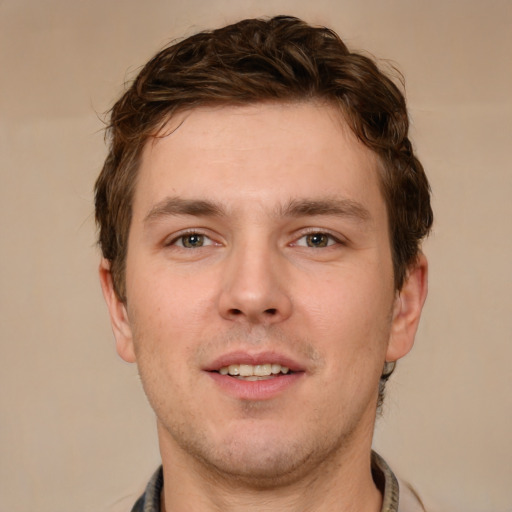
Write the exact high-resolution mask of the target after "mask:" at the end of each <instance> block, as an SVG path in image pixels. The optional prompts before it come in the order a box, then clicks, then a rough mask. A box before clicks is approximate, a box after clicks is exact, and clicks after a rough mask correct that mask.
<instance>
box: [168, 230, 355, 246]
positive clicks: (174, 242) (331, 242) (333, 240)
mask: <svg viewBox="0 0 512 512" xmlns="http://www.w3.org/2000/svg"><path fill="white" fill-rule="evenodd" d="M314 235H320V236H325V237H327V238H328V240H327V244H326V245H324V246H321V245H320V246H317V247H315V246H309V245H307V242H306V243H305V244H299V243H298V242H299V241H300V240H302V239H305V238H307V237H308V236H314ZM192 236H197V237H202V238H203V239H206V240H207V241H208V243H206V244H202V245H199V246H197V247H193V246H191V247H187V246H185V244H184V243H183V241H184V239H186V238H187V237H192ZM179 241H181V244H178V242H179ZM211 245H218V243H216V242H215V241H214V240H213V239H212V238H211V237H210V236H208V235H207V234H205V233H203V232H201V231H199V230H197V229H191V230H189V231H184V232H181V233H179V234H178V235H174V236H173V237H172V238H171V239H170V240H168V241H166V242H165V243H164V246H165V247H170V246H174V247H178V248H180V249H200V248H202V247H205V246H211ZM336 245H346V242H345V241H344V240H341V239H340V238H338V237H337V236H335V235H333V234H332V233H329V232H328V231H325V230H321V229H312V230H311V231H307V232H304V233H302V234H301V235H300V236H299V237H297V238H296V239H295V241H294V242H292V243H291V244H290V246H291V247H294V246H295V247H304V248H307V249H325V248H328V247H332V246H336Z"/></svg>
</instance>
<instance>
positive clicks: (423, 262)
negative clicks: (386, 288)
mask: <svg viewBox="0 0 512 512" xmlns="http://www.w3.org/2000/svg"><path fill="white" fill-rule="evenodd" d="M427 277H428V264H427V259H426V258H425V255H424V254H423V253H421V254H420V256H419V257H418V260H417V261H416V263H415V264H414V265H413V266H411V268H410V269H409V272H408V274H407V278H406V280H405V283H404V285H403V286H402V289H401V290H400V292H399V293H398V294H397V297H396V299H395V306H394V311H393V321H392V325H391V337H390V340H389V345H388V349H387V352H386V361H397V360H398V359H400V358H401V357H403V356H405V355H406V354H407V353H408V352H409V350H411V348H412V346H413V344H414V337H415V335H416V331H417V329H418V325H419V321H420V316H421V310H422V309H423V304H424V303H425V299H426V298H427V289H428V284H427Z"/></svg>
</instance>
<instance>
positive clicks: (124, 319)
mask: <svg viewBox="0 0 512 512" xmlns="http://www.w3.org/2000/svg"><path fill="white" fill-rule="evenodd" d="M99 276H100V283H101V289H102V291H103V297H104V298H105V302H106V303H107V307H108V311H109V315H110V323H111V325H112V331H113V332H114V337H115V339H116V350H117V353H118V354H119V356H120V357H121V358H122V359H124V360H125V361H127V362H128V363H134V362H135V359H136V358H135V351H134V347H133V336H132V329H131V326H130V322H129V319H128V314H127V311H126V305H125V304H124V302H122V301H121V300H120V299H119V297H118V296H117V294H116V292H115V290H114V283H113V281H112V273H111V272H110V261H109V260H107V259H105V258H102V260H101V263H100V267H99Z"/></svg>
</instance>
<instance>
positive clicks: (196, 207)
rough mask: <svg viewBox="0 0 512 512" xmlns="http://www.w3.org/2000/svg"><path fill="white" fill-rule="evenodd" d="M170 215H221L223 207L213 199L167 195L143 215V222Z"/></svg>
mask: <svg viewBox="0 0 512 512" xmlns="http://www.w3.org/2000/svg"><path fill="white" fill-rule="evenodd" d="M172 215H193V216H196V217H221V216H223V215H225V211H224V208H222V206H221V205H220V204H217V203H214V202H213V201H207V200H201V199H183V198H181V197H167V198H165V199H164V200H163V201H160V202H158V203H157V204H156V205H155V206H153V208H151V210H150V211H149V213H148V214H147V215H146V217H144V223H148V222H151V221H154V220H157V219H159V218H162V217H167V216H172Z"/></svg>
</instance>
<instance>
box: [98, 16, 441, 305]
mask: <svg viewBox="0 0 512 512" xmlns="http://www.w3.org/2000/svg"><path fill="white" fill-rule="evenodd" d="M312 100H320V101H322V102H328V103H331V104H332V105H333V106H335V107H336V109H338V110H339V114H340V116H342V118H343V119H344V120H345V121H346V122H347V124H348V126H349V127H350V129H351V130H352V131H353V132H354V134H355V135H356V137H357V138H358V139H359V140H360V141H361V142H362V143H363V144H364V145H366V146H367V147H368V148H369V149H371V150H372V151H373V152H374V153H375V154H376V155H377V156H378V159H379V162H380V186H381V192H382V194H383V196H384V199H385V202H386V206H387V213H388V221H389V234H390V243H391V250H392V258H393V269H394V281H395V288H396V290H397V291H399V290H400V289H401V287H402V285H403V282H404V279H405V277H406V275H407V271H408V268H409V267H410V266H411V265H412V264H413V263H414V262H415V261H416V259H417V258H418V255H419V254H420V243H421V240H422V239H423V238H424V237H425V236H426V235H427V234H428V232H429V230H430V227H431V225H432V220H433V214H432V210H431V207H430V193H429V184H428V181H427V178H426V175H425V173H424V171H423V167H422V165H421V163H420V162H419V160H418V159H417V158H416V156H415V155H414V152H413V149H412V146H411V142H410V140H409V138H408V129H409V120H408V114H407V110H406V104H405V99H404V96H403V94H402V93H401V92H400V90H399V89H398V87H397V86H396V85H395V83H394V82H393V81H392V80H391V79H390V78H389V77H388V76H386V75H385V74H384V73H383V72H382V71H380V70H379V69H378V67H377V65H376V64H375V63H374V62H373V61H372V60H371V59H369V58H368V57H366V56H364V55H361V54H358V53H355V52H351V51H349V50H348V49H347V47H346V46H345V44H344V43H343V41H342V40H341V39H340V38H339V36H338V35H337V34H336V33H334V32H333V31H332V30H329V29H327V28H323V27H312V26H310V25H308V24H306V23H305V22H303V21H301V20H299V19H296V18H292V17H285V16H279V17H276V18H272V19H270V20H259V19H252V20H244V21H241V22H239V23H236V24H234V25H231V26H228V27H224V28H221V29H218V30H214V31H212V32H203V33H199V34H196V35H194V36H192V37H189V38H188V39H185V40H184V41H181V42H179V43H176V44H173V45H171V46H168V47H166V48H164V49H163V50H162V51H161V52H159V53H158V54H157V55H156V56H155V57H154V58H153V59H152V60H150V61H149V62H148V63H147V64H146V65H145V66H144V68H143V69H142V71H141V72H140V73H139V75H138V76H137V78H136V79H135V81H134V82H133V83H132V85H131V86H130V87H129V89H128V90H127V91H126V92H125V94H124V95H123V96H122V97H121V99H120V100H119V101H118V102H117V103H116V104H115V105H114V107H113V109H112V112H111V117H110V124H109V127H108V132H107V134H108V138H109V142H110V150H109V153H108V156H107V158H106V161H105V164H104V166H103V170H102V172H101V174H100V176H99V178H98V180H97V182H96V188H95V191H96V221H97V223H98V226H99V243H100V247H101V250H102V253H103V256H104V257H105V258H106V259H107V260H109V262H110V269H111V273H112V278H113V282H114V286H115V290H116V293H117V295H118V297H119V298H120V299H121V300H125V299H126V296H125V294H126V289H125V263H126V253H127V246H128V233H129V230H130V223H131V216H132V199H133V192H134V189H135V186H136V183H137V171H138V169H139V165H140V160H141V155H142V150H143V148H144V146H145V145H146V143H147V142H148V140H150V139H152V138H154V137H158V136H160V135H161V134H162V133H161V130H162V128H163V126H164V125H165V124H166V122H167V121H168V120H169V119H171V118H172V117H173V116H174V115H176V114H177V113H179V112H182V111H185V110H190V109H194V108H197V107H200V106H206V105H210V106H214V105H218V106H220V105H247V104H253V103H264V102H298V101H299V102H300V101H312Z"/></svg>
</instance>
